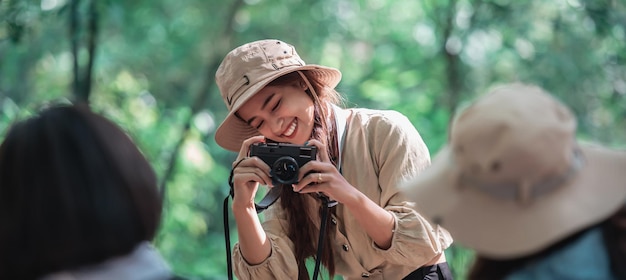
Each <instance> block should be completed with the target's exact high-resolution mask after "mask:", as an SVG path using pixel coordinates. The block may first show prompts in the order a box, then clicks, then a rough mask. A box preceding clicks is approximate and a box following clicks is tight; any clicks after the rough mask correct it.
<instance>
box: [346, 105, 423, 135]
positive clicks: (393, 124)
mask: <svg viewBox="0 0 626 280" xmlns="http://www.w3.org/2000/svg"><path fill="white" fill-rule="evenodd" d="M350 110H351V111H352V119H351V121H350V124H349V126H350V130H353V131H354V130H357V131H358V130H361V131H362V133H364V134H365V135H369V137H370V138H371V137H380V136H382V137H389V136H393V138H405V137H407V138H413V139H416V140H421V137H420V135H419V132H418V131H417V129H416V128H415V126H414V125H413V124H412V123H411V121H410V120H409V118H408V117H407V116H406V115H404V114H402V113H400V112H398V111H394V110H374V109H365V108H358V109H350Z"/></svg>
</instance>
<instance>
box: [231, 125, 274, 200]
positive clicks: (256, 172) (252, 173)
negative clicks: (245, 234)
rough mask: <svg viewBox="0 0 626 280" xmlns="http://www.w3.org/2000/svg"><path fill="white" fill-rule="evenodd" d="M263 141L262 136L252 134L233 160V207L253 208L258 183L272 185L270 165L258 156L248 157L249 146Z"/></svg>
mask: <svg viewBox="0 0 626 280" xmlns="http://www.w3.org/2000/svg"><path fill="white" fill-rule="evenodd" d="M259 142H265V137H263V136H253V137H250V138H248V139H246V140H245V141H243V143H242V144H241V149H240V150H239V155H238V156H237V159H236V160H235V162H233V168H234V169H233V192H234V197H233V205H232V207H233V209H236V208H252V209H254V198H255V195H256V192H257V190H258V189H259V184H262V185H266V186H269V187H272V179H271V178H270V175H269V172H270V167H269V166H268V165H267V164H266V163H265V162H263V160H261V159H260V158H258V157H249V156H248V155H249V152H250V146H251V145H252V144H254V143H259Z"/></svg>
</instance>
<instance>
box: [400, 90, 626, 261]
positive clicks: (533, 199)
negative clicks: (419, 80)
mask: <svg viewBox="0 0 626 280" xmlns="http://www.w3.org/2000/svg"><path fill="white" fill-rule="evenodd" d="M575 133H576V119H575V117H574V116H573V114H572V113H571V112H570V110H569V109H568V108H567V107H565V106H564V105H563V104H562V103H560V102H559V101H557V100H556V99H555V98H553V97H552V96H550V95H549V94H547V93H546V92H545V91H543V90H542V89H541V88H539V87H536V86H531V85H523V84H508V85H505V86H502V87H499V88H496V89H495V90H493V91H491V92H490V94H488V95H486V96H483V97H482V98H479V99H478V100H477V101H476V102H474V103H473V104H472V105H470V106H469V107H467V108H466V109H465V110H463V111H462V112H461V113H460V114H459V115H458V117H457V118H455V120H454V122H453V124H452V126H451V130H450V138H449V143H448V144H447V145H446V146H445V147H443V148H442V150H441V151H440V152H438V153H437V155H436V156H435V158H434V159H433V163H432V165H431V166H430V167H429V168H428V169H426V170H425V171H424V172H423V173H422V174H420V175H419V176H417V177H416V178H414V179H413V180H412V181H410V182H408V183H407V184H406V185H404V186H403V187H402V189H403V191H405V192H406V193H407V194H408V196H409V198H411V199H412V200H414V201H415V203H416V208H417V209H416V210H417V211H418V212H419V213H421V214H422V215H424V216H425V217H426V218H427V219H430V220H431V221H432V222H434V223H437V224H440V225H441V226H443V227H444V228H446V229H447V230H448V231H449V232H450V233H451V234H452V237H453V238H454V239H455V241H457V242H458V243H460V244H462V245H464V246H467V247H469V248H472V249H474V250H476V252H478V253H479V254H481V255H483V256H486V257H491V258H496V259H509V258H515V257H520V256H526V255H529V254H532V253H535V252H538V251H540V250H542V249H545V248H547V247H548V246H550V245H551V244H553V243H555V242H557V241H559V240H561V239H563V238H565V237H566V236H568V235H570V234H573V233H575V232H577V231H579V230H582V229H584V228H586V227H589V226H591V225H593V224H595V223H598V222H600V221H602V220H604V219H605V218H607V217H609V216H610V215H611V213H614V212H615V211H617V210H618V209H619V208H620V207H621V206H622V205H624V203H626V153H625V152H623V151H621V152H618V151H614V150H609V149H606V148H602V147H599V146H592V145H590V144H584V145H583V144H580V143H578V142H577V141H576V139H575V137H576V135H575Z"/></svg>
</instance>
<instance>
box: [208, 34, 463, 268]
mask: <svg viewBox="0 0 626 280" xmlns="http://www.w3.org/2000/svg"><path fill="white" fill-rule="evenodd" d="M340 79H341V72H340V71H339V70H337V69H335V68H331V67H325V66H320V65H312V64H306V63H305V62H304V61H303V60H302V59H301V58H300V57H299V55H298V54H297V53H296V50H295V48H294V47H293V46H292V45H289V44H287V43H285V42H282V41H280V40H274V39H268V40H259V41H255V42H250V43H247V44H244V45H241V46H239V47H237V48H235V49H234V50H232V51H231V52H229V53H228V54H227V55H226V57H225V58H224V60H223V61H222V63H221V65H220V66H219V69H218V70H217V73H216V81H217V85H218V87H219V90H220V92H221V94H222V97H223V99H224V102H225V103H226V106H227V107H228V110H229V113H228V115H227V116H226V118H225V119H224V121H223V122H222V123H221V124H220V126H219V127H218V129H217V131H216V134H215V140H216V142H217V143H218V144H219V145H220V146H222V147H224V148H225V149H228V150H231V151H234V152H238V157H237V159H236V160H235V162H234V163H233V173H232V179H233V180H232V184H233V189H234V198H233V204H232V211H233V215H234V217H235V221H236V224H237V231H238V236H239V242H238V243H237V244H236V245H235V247H234V250H233V256H232V260H233V262H234V271H235V274H236V275H237V277H238V278H239V279H309V275H308V271H307V268H306V260H307V259H308V258H311V257H313V258H315V255H316V250H317V249H319V248H317V245H318V236H319V234H320V228H321V226H320V225H321V217H322V215H321V214H320V212H321V211H322V209H323V208H324V207H325V206H323V204H322V201H321V199H319V198H318V195H317V194H323V195H325V196H327V197H328V198H329V199H330V200H333V201H336V202H338V205H337V206H335V207H332V208H331V209H330V212H331V213H330V215H329V216H328V221H330V223H328V225H329V226H328V228H327V232H326V233H325V234H326V238H325V240H326V241H324V242H323V252H324V253H323V254H322V255H321V256H320V257H319V259H320V260H319V261H321V263H322V264H323V265H324V266H325V268H326V269H327V270H328V272H329V274H330V275H335V274H337V275H342V276H343V277H344V279H361V278H363V277H366V278H367V277H369V278H373V279H403V278H404V279H451V273H450V270H449V268H448V267H447V263H446V259H445V255H444V249H446V248H447V247H448V246H449V245H450V244H451V242H452V239H451V237H450V235H449V234H448V233H447V231H445V229H442V228H440V227H438V226H432V225H431V224H430V223H429V222H428V221H426V220H425V219H424V218H423V217H422V216H421V215H420V214H419V213H418V212H416V211H415V210H413V208H412V206H413V205H412V203H411V202H409V201H407V199H406V198H405V197H404V195H403V194H402V193H400V192H399V188H398V187H399V185H400V183H401V182H403V181H404V180H407V179H408V178H410V177H413V176H415V175H417V174H418V173H420V172H421V171H422V170H423V169H425V168H426V167H427V166H428V165H429V164H430V155H429V152H428V150H427V147H426V145H425V144H424V142H423V140H422V138H421V136H420V134H419V133H418V132H417V130H416V129H415V128H414V127H413V126H412V124H411V123H410V121H409V120H408V118H406V117H405V116H404V115H402V114H400V113H398V112H395V111H386V110H370V109H365V108H351V109H344V108H340V107H339V103H340V99H341V96H340V94H339V93H338V92H337V91H336V90H335V87H336V86H337V84H338V83H339V81H340ZM266 141H268V142H269V141H273V142H279V143H291V144H297V145H308V146H315V147H316V148H317V151H318V157H317V159H316V160H312V161H310V162H308V163H306V164H305V165H303V166H302V167H301V169H300V171H299V178H298V179H299V180H298V182H297V183H295V184H289V185H285V186H283V187H282V191H281V193H280V198H279V199H278V202H277V203H275V204H274V205H272V206H270V207H269V208H268V209H267V211H266V212H265V216H264V218H265V219H264V221H263V222H261V221H260V220H259V218H258V216H257V212H256V211H255V202H254V198H255V194H256V192H257V191H258V188H259V185H266V186H268V187H270V188H272V187H274V188H276V187H277V186H273V185H272V178H271V175H270V166H268V164H266V163H265V162H264V161H263V160H261V159H260V158H259V157H257V156H252V157H250V156H249V151H250V148H251V145H253V144H255V143H262V142H266ZM320 243H321V242H320ZM314 275H315V274H314ZM405 277H406V278H405Z"/></svg>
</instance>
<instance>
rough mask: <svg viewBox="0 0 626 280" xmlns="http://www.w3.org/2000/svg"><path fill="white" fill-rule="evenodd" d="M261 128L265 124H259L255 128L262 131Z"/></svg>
mask: <svg viewBox="0 0 626 280" xmlns="http://www.w3.org/2000/svg"><path fill="white" fill-rule="evenodd" d="M261 126H263V122H259V124H257V125H256V126H255V128H256V129H257V130H259V129H261Z"/></svg>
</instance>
